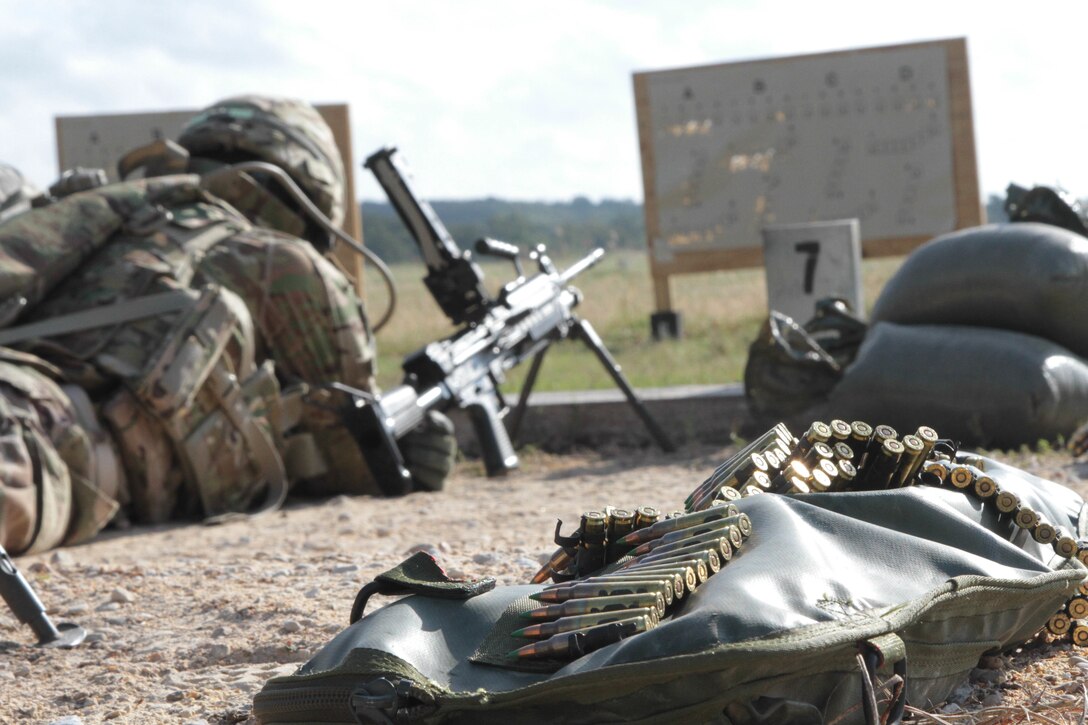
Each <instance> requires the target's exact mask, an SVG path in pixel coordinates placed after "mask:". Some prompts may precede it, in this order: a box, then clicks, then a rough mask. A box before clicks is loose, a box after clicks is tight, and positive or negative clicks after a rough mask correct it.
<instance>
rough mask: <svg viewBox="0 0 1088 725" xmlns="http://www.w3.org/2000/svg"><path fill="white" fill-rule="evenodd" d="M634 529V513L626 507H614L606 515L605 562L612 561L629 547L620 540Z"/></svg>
mask: <svg viewBox="0 0 1088 725" xmlns="http://www.w3.org/2000/svg"><path fill="white" fill-rule="evenodd" d="M634 529H635V514H634V512H632V511H628V510H627V509H614V510H612V511H611V512H610V513H609V516H608V544H607V549H606V550H607V557H606V561H607V562H613V561H616V560H617V559H619V558H620V557H621V556H623V554H625V553H626V552H627V551H628V550H629V549H630V548H631V547H629V546H627V545H626V544H623V543H621V542H620V539H622V538H623V537H624V536H627V535H628V534H629V533H631V532H632V531H634Z"/></svg>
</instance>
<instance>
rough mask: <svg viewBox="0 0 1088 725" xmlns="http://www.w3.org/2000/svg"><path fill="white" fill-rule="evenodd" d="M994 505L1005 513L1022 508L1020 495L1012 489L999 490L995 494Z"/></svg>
mask: <svg viewBox="0 0 1088 725" xmlns="http://www.w3.org/2000/svg"><path fill="white" fill-rule="evenodd" d="M994 507H995V508H997V510H998V511H1000V512H1001V513H1003V514H1011V513H1013V512H1015V511H1016V510H1017V509H1019V508H1020V497H1019V496H1017V495H1016V494H1015V493H1013V492H1012V491H1001V490H998V492H997V495H996V496H994Z"/></svg>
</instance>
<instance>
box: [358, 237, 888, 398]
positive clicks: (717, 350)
mask: <svg viewBox="0 0 1088 725" xmlns="http://www.w3.org/2000/svg"><path fill="white" fill-rule="evenodd" d="M570 261H573V260H562V262H563V263H562V264H560V267H563V266H565V263H569V262H570ZM901 262H902V258H887V259H877V260H866V261H865V262H864V263H863V271H862V275H863V276H862V279H863V281H864V298H865V300H866V301H867V302H868V303H869V305H871V304H872V302H873V301H874V300H875V299H876V297H877V295H878V294H879V292H880V290H881V289H882V288H883V286H884V284H885V282H887V280H888V278H889V277H890V276H891V275H892V274H893V273H894V272H895V270H896V269H898V267H899V265H900V264H901ZM484 269H485V274H486V277H487V279H488V281H489V282H490V283H491V284H492V286H493V287H496V286H498V285H499V284H500V283H501V282H504V281H507V280H509V279H510V278H511V276H512V268H511V266H510V265H508V264H489V265H486V266H485V268H484ZM423 273H424V268H423V265H422V264H421V263H420V264H402V265H397V266H395V267H394V274H395V276H396V279H397V284H398V288H399V302H398V306H397V313H396V315H395V317H394V318H393V321H392V322H391V323H390V325H389V326H388V327H387V328H386V329H384V330H383V331H382V332H381V333H380V334H379V336H378V348H379V382H380V383H381V384H382V385H383V386H384V387H388V386H391V385H395V384H397V383H399V382H400V377H401V374H400V362H401V360H403V358H404V356H405V355H407V354H409V353H411V352H413V351H415V350H416V349H418V348H419V347H421V346H423V345H424V344H426V343H427V342H431V341H433V340H437V339H439V338H441V337H444V336H447V335H450V334H452V333H453V332H454V331H455V328H454V327H452V326H451V325H450V324H449V322H448V321H447V320H446V318H445V317H444V316H443V315H442V313H441V311H440V310H439V309H438V307H437V305H435V304H434V302H433V300H432V299H431V297H430V294H429V293H428V292H427V290H426V288H425V287H424V286H423V284H422V282H421V279H422V276H423ZM575 284H576V286H577V287H578V288H579V289H581V290H582V292H583V293H584V295H585V300H584V302H583V303H582V304H581V306H580V307H579V308H578V310H577V312H578V314H579V315H581V316H582V317H584V318H585V319H586V320H589V321H590V322H591V323H592V324H593V326H594V327H595V328H596V329H597V331H598V332H599V333H600V335H601V337H602V339H603V340H604V341H605V344H606V345H607V346H608V348H609V350H611V352H612V354H613V355H614V356H615V357H616V359H617V361H618V362H619V363H620V365H621V366H622V367H623V369H624V371H625V374H626V375H627V376H628V378H629V379H630V380H631V382H632V384H634V385H635V386H636V387H659V386H666V385H683V384H720V383H728V382H737V381H739V380H741V378H742V376H743V372H744V363H745V360H746V359H747V356H748V346H749V345H750V344H751V342H752V340H753V339H754V338H755V336H756V333H757V331H758V329H759V326H760V324H761V323H762V322H763V320H764V319H765V318H766V315H767V291H766V285H765V283H764V276H763V270H762V269H743V270H734V271H729V272H709V273H705V274H691V275H684V276H680V277H674V278H673V279H672V294H673V304H674V306H675V308H676V309H677V310H678V311H679V312H680V313H681V314H682V315H683V326H684V337H683V339H681V340H675V341H666V342H655V341H654V340H653V339H652V337H651V335H650V323H649V320H650V314H651V312H653V287H652V283H651V280H650V274H649V268H648V265H647V260H646V256H645V254H642V253H637V252H622V251H621V252H615V253H611V254H609V255H607V256H606V257H605V258H604V260H603V261H602V262H601V263H600V264H598V265H597V266H596V267H594V268H593V269H591V270H589V271H587V272H586V273H584V274H583V275H582V276H580V277H579V278H578V279H577V280H576V282H575ZM367 285H368V286H367V289H368V290H370V295H369V297H370V299H369V300H368V302H369V305H370V308H371V309H372V310H373V311H374V314H375V315H376V314H378V312H379V310H380V309H382V308H383V306H384V304H385V297H384V290H383V289H382V287H381V284H380V282H379V281H378V279H377V277H376V275H374V274H373V273H372V272H370V273H368V276H367ZM523 367H524V366H523ZM523 375H524V370H516V371H514V374H513V375H512V376H511V379H510V384H509V386H508V387H509V389H511V390H516V389H517V387H518V386H519V385H520V382H521V379H522V376H523ZM611 386H612V381H611V379H610V378H609V377H608V375H607V374H606V373H605V372H604V370H603V369H602V368H601V366H600V365H599V364H598V363H597V361H596V359H595V358H594V357H593V355H592V354H591V353H590V352H589V351H588V350H586V349H585V348H584V347H583V346H581V345H578V344H576V343H563V344H560V345H557V346H555V348H554V349H553V350H552V351H550V352H549V353H548V359H547V362H546V363H545V365H544V368H543V371H542V373H541V376H540V378H539V380H538V382H537V388H538V389H539V390H581V389H592V388H608V387H611Z"/></svg>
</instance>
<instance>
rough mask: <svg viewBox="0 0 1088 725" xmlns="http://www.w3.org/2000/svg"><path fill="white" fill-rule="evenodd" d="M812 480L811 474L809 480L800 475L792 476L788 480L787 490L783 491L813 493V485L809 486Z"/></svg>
mask: <svg viewBox="0 0 1088 725" xmlns="http://www.w3.org/2000/svg"><path fill="white" fill-rule="evenodd" d="M811 480H812V477H811V474H810V475H809V479H808V480H807V481H806V480H804V479H802V478H801V477H800V476H790V480H789V481H787V482H786V490H785V491H783V493H811V492H812V487H811V486H809V482H810V481H811Z"/></svg>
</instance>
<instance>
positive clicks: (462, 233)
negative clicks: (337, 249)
mask: <svg viewBox="0 0 1088 725" xmlns="http://www.w3.org/2000/svg"><path fill="white" fill-rule="evenodd" d="M1086 202H1088V200H1082V202H1081V203H1082V204H1084V203H1086ZM1004 203H1005V197H1004V196H999V195H997V194H990V195H988V197H987V199H986V217H987V221H989V222H991V223H993V222H1007V221H1008V216H1007V215H1006V214H1005V210H1004V208H1003V205H1004ZM361 206H362V210H363V239H364V240H365V241H366V244H367V246H369V247H370V248H371V249H373V250H374V251H375V252H377V253H378V255H379V256H380V257H381V258H382V259H384V260H386V261H387V262H403V261H417V260H418V259H419V252H418V250H417V249H416V246H415V243H414V242H413V241H412V240H411V238H410V237H409V236H408V232H406V231H405V229H404V225H403V224H401V221H400V219H398V218H397V215H396V213H395V212H394V211H393V207H391V206H390V205H389V203H388V202H384V201H383V202H375V201H364V202H363V203H362V205H361ZM431 206H433V207H434V210H435V212H437V213H438V216H439V218H440V219H442V221H443V222H445V224H446V227H447V228H448V229H449V230H450V234H452V235H453V238H454V239H455V240H456V241H457V243H458V244H460V245H461V247H462V248H463V249H472V247H473V245H474V244H475V243H476V240H477V239H479V238H480V237H492V238H493V239H501V240H502V241H504V242H510V243H511V244H517V245H518V246H520V247H521V248H522V249H523V250H525V251H526V252H527V251H528V250H529V248H530V247H531V246H532V245H535V244H540V243H541V242H543V243H544V244H546V245H548V251H549V253H551V254H553V255H556V256H567V257H570V256H573V255H576V254H585V253H586V252H588V251H589V250H591V249H593V248H594V247H604V248H605V249H637V250H645V249H646V229H645V226H644V223H643V219H644V217H643V216H642V204H639V203H637V202H633V201H610V200H605V201H601V202H599V203H595V202H592V201H590V200H589V199H586V198H585V197H576V198H575V199H574V200H573V201H568V202H554V203H544V202H526V201H504V200H502V199H495V198H487V199H478V200H472V201H434V202H431Z"/></svg>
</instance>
